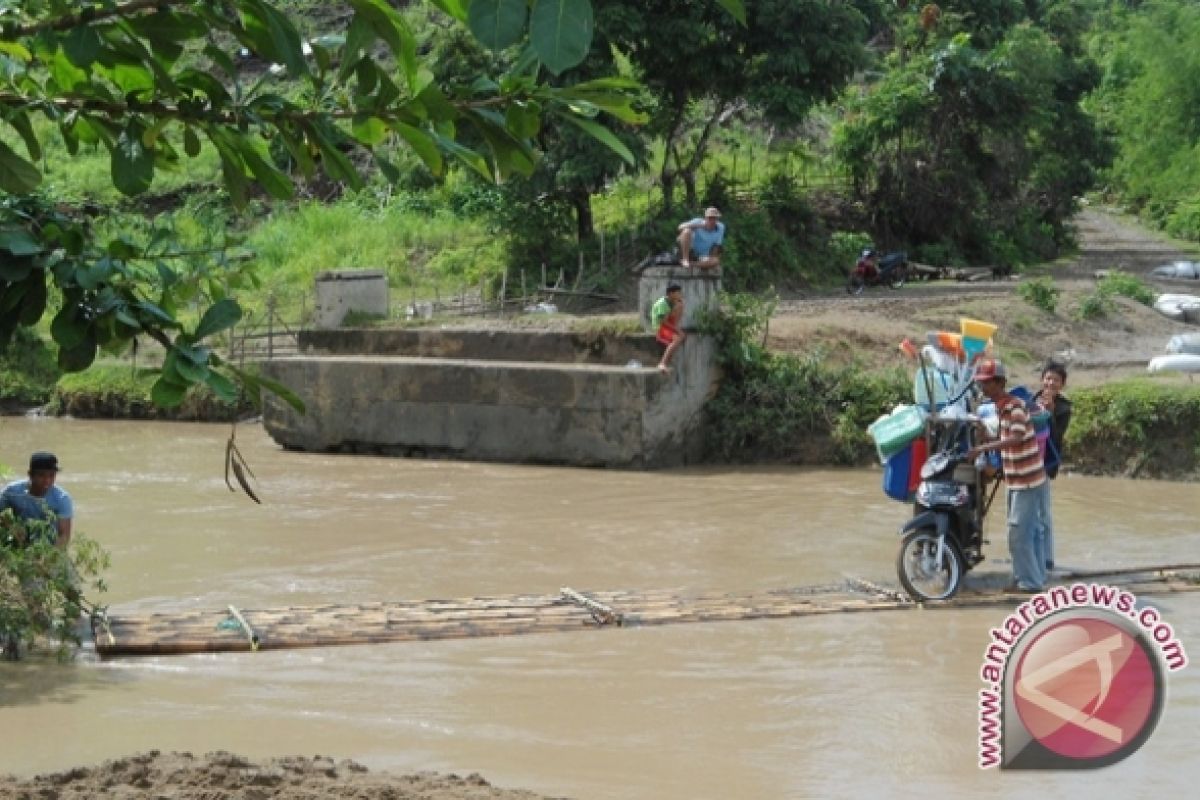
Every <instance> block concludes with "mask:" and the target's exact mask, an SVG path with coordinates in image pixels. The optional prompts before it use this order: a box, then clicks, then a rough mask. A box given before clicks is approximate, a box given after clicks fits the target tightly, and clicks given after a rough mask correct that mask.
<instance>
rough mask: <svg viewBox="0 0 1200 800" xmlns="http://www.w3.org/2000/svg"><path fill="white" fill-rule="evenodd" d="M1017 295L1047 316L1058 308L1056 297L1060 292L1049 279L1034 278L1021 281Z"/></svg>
mask: <svg viewBox="0 0 1200 800" xmlns="http://www.w3.org/2000/svg"><path fill="white" fill-rule="evenodd" d="M1017 294H1019V295H1020V296H1021V299H1022V300H1024V301H1025V302H1027V303H1029V304H1030V305H1033V306H1037V307H1038V308H1040V309H1041V310H1042V311H1045V312H1046V313H1048V314H1053V313H1054V311H1055V309H1056V308H1058V296H1059V295H1060V294H1062V290H1061V289H1059V288H1058V287H1056V286H1055V285H1054V281H1052V280H1051V279H1049V278H1034V279H1032V280H1028V281H1022V282H1021V283H1020V284H1019V285H1018V286H1017Z"/></svg>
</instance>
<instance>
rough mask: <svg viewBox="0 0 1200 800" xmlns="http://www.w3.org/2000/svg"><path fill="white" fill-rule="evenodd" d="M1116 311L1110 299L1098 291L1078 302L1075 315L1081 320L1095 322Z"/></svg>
mask: <svg viewBox="0 0 1200 800" xmlns="http://www.w3.org/2000/svg"><path fill="white" fill-rule="evenodd" d="M1115 310H1116V304H1114V303H1113V301H1112V297H1111V296H1109V295H1107V294H1105V293H1104V292H1101V291H1099V290H1097V291H1094V292H1092V293H1091V294H1089V295H1087V296H1086V297H1084V298H1083V299H1082V300H1080V301H1079V308H1078V310H1076V312H1075V315H1076V316H1077V317H1079V319H1082V320H1095V319H1102V318H1104V317H1107V316H1108V315H1109V314H1111V313H1112V312H1113V311H1115Z"/></svg>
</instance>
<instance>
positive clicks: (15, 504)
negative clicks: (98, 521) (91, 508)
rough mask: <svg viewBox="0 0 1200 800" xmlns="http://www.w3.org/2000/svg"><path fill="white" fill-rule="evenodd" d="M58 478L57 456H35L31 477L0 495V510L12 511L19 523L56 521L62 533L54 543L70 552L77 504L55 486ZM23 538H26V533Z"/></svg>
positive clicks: (57, 528)
mask: <svg viewBox="0 0 1200 800" xmlns="http://www.w3.org/2000/svg"><path fill="white" fill-rule="evenodd" d="M57 479H58V457H57V456H55V455H54V454H53V453H46V452H37V453H34V454H33V455H32V456H30V458H29V477H28V478H27V479H25V480H21V481H13V482H12V483H10V484H8V485H7V486H5V487H4V490H3V491H2V492H0V511H4V510H5V509H12V512H13V514H14V515H15V516H16V518H17V521H18V522H26V521H30V520H41V521H44V522H53V523H54V526H55V529H56V530H57V532H58V535H57V538H56V539H55V542H54V544H55V546H56V547H58V549H59V550H66V549H67V545H68V544H70V542H71V520H72V519H73V518H74V516H75V504H74V503H72V502H71V495H69V494H67V493H66V491H65V490H63V489H62V488H60V487H58V486H55V485H54V484H55V481H56V480H57ZM20 535H21V536H22V537H24V536H25V532H24V531H21V532H20Z"/></svg>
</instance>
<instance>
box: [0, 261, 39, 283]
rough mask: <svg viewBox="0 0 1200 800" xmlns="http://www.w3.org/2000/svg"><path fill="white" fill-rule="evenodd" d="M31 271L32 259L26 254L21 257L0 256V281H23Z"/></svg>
mask: <svg viewBox="0 0 1200 800" xmlns="http://www.w3.org/2000/svg"><path fill="white" fill-rule="evenodd" d="M31 272H33V259H32V258H29V257H28V256H25V257H21V258H0V281H11V282H13V283H15V282H17V281H23V280H25V279H26V278H28V277H29V273H31Z"/></svg>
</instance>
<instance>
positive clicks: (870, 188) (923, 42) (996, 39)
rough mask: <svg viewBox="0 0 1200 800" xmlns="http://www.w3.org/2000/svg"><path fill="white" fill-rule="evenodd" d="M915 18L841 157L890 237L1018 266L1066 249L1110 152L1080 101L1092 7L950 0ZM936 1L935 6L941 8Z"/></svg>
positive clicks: (859, 112) (908, 21) (856, 105)
mask: <svg viewBox="0 0 1200 800" xmlns="http://www.w3.org/2000/svg"><path fill="white" fill-rule="evenodd" d="M946 5H947V8H948V10H947V11H946V12H945V13H943V14H941V15H940V16H938V15H931V14H928V13H924V14H917V13H901V14H898V15H897V17H896V22H895V31H896V38H897V41H898V42H899V46H898V47H897V48H896V49H895V51H894V52H892V53H891V54H890V55H889V56H888V58H887V60H886V63H885V65H886V71H885V72H884V74H883V76H882V77H881V79H880V80H878V81H877V82H875V83H873V84H870V85H868V86H865V87H863V89H862V91H860V92H859V93H857V95H856V96H854V97H852V98H851V99H850V103H849V112H848V115H847V117H846V119H845V120H844V122H843V124H842V125H841V126H840V128H839V130H838V132H837V151H838V154H839V156H840V158H841V159H842V160H843V161H844V162H845V163H846V164H847V165H848V166H849V167H850V169H851V172H852V174H853V176H854V180H855V186H856V190H857V192H858V195H859V197H860V199H861V200H862V201H863V202H864V203H865V205H866V207H867V208H868V210H869V212H870V215H871V219H872V224H873V228H874V230H873V233H874V234H875V235H876V237H877V239H879V240H880V241H882V242H884V243H886V244H888V245H892V244H900V243H903V244H907V245H909V246H916V247H920V246H922V245H925V244H933V243H944V244H949V245H950V246H951V247H952V248H954V249H956V250H957V251H958V252H959V253H960V254H962V255H963V256H965V257H966V258H968V259H972V260H979V261H988V260H993V261H997V262H1000V263H1006V264H1012V263H1014V262H1018V261H1021V260H1024V259H1025V258H1027V257H1030V256H1033V257H1038V258H1045V257H1049V256H1052V255H1054V253H1055V252H1056V251H1057V248H1058V246H1060V245H1061V244H1062V243H1063V242H1065V241H1066V240H1067V238H1068V236H1067V232H1066V229H1065V225H1064V223H1065V221H1066V219H1068V218H1069V216H1070V215H1071V214H1072V212H1073V210H1074V207H1073V203H1074V198H1075V197H1076V196H1077V195H1079V194H1081V193H1082V192H1083V191H1085V190H1086V189H1087V188H1089V187H1090V186H1091V185H1092V183H1093V181H1094V178H1095V171H1096V168H1097V167H1098V166H1101V165H1103V164H1104V163H1105V162H1106V160H1107V159H1108V157H1109V154H1108V150H1107V148H1106V147H1105V144H1104V140H1103V139H1102V137H1101V135H1100V133H1099V131H1098V129H1097V128H1096V125H1095V123H1094V121H1093V120H1092V118H1091V117H1089V116H1088V115H1087V114H1085V113H1084V112H1083V111H1082V109H1081V108H1080V100H1081V98H1082V97H1084V95H1086V93H1087V92H1088V91H1089V90H1090V89H1092V88H1093V87H1094V86H1095V85H1096V83H1097V80H1098V78H1099V72H1098V69H1097V67H1096V65H1095V63H1094V62H1093V61H1091V60H1090V59H1089V58H1087V57H1086V56H1085V55H1084V54H1083V52H1082V41H1081V34H1082V32H1083V31H1084V30H1085V29H1086V24H1087V19H1088V17H1087V9H1086V5H1085V4H1083V3H1081V2H1076V0H1051V2H1047V3H1044V4H1038V5H1034V4H1025V3H1016V2H1000V0H997V2H995V3H949V4H946ZM927 8H928V7H927Z"/></svg>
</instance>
